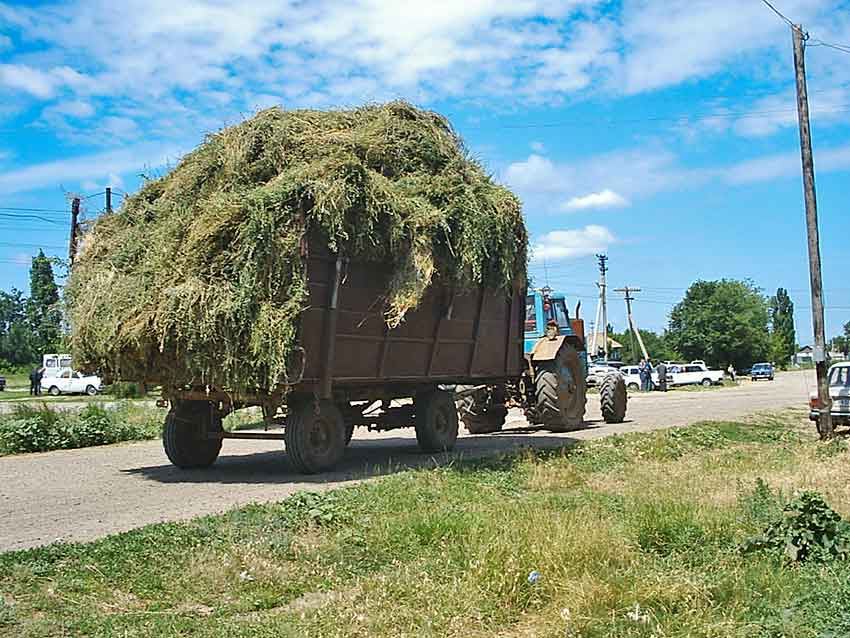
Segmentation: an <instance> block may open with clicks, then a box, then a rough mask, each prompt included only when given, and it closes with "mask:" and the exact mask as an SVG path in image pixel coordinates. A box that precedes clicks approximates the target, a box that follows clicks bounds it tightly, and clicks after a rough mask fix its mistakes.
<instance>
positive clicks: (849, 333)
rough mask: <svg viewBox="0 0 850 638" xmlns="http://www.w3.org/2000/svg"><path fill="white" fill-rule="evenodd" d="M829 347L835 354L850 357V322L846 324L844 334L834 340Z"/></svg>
mask: <svg viewBox="0 0 850 638" xmlns="http://www.w3.org/2000/svg"><path fill="white" fill-rule="evenodd" d="M829 347H830V349H831V350H833V351H834V352H843V353H844V356H845V357H846V356H848V355H850V321H848V322H847V323H845V324H844V326H843V333H842V334H840V335H838V336H837V337H833V338H832V341H830V344H829Z"/></svg>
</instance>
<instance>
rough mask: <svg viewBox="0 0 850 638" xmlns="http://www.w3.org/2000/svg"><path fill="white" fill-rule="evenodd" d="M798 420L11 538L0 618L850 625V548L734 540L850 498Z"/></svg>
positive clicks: (752, 630)
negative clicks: (98, 534) (767, 551)
mask: <svg viewBox="0 0 850 638" xmlns="http://www.w3.org/2000/svg"><path fill="white" fill-rule="evenodd" d="M804 419H805V414H803V413H802V412H800V411H797V412H788V413H783V414H781V415H773V416H762V417H759V418H757V419H753V420H752V421H748V422H746V423H729V422H722V423H705V424H700V425H696V426H692V427H689V428H686V429H676V430H669V431H664V432H656V433H651V434H640V435H628V436H625V437H619V436H618V437H610V438H608V439H603V440H600V441H597V442H592V443H588V444H585V445H581V446H580V447H575V448H572V449H569V450H562V451H558V452H554V453H553V452H547V453H533V452H527V453H524V454H521V455H519V456H512V457H507V458H503V459H497V460H491V461H486V462H479V463H475V464H464V463H458V464H456V465H454V466H451V467H443V468H439V469H433V470H419V471H409V472H404V473H401V474H397V475H394V476H390V477H387V478H384V479H381V480H378V481H375V482H370V483H365V484H361V485H358V486H356V487H353V488H348V489H344V490H340V491H335V492H329V493H326V494H324V495H305V494H300V495H296V496H294V497H292V498H289V499H287V500H286V501H283V502H281V503H279V504H275V505H264V506H250V507H245V508H241V509H238V510H234V511H232V512H230V513H227V514H225V515H221V516H213V517H206V518H201V519H197V520H193V521H190V522H186V523H172V524H162V525H153V526H149V527H146V528H143V529H140V530H136V531H133V532H128V533H125V534H121V535H117V536H114V537H110V538H107V539H105V540H102V541H98V542H95V543H91V544H83V545H56V546H50V547H47V548H43V549H37V550H29V551H25V552H18V553H10V554H5V555H0V593H2V596H0V601H2V602H0V634H2V633H3V632H5V635H10V636H21V637H34V636H103V637H106V636H115V637H118V636H122V637H123V636H190V635H191V636H196V637H205V636H210V637H212V636H234V637H238V636H246V637H247V636H299V637H300V636H360V637H367V636H375V637H377V636H381V637H384V636H386V637H390V636H392V637H401V636H410V637H413V636H433V637H437V636H457V637H461V636H463V637H484V636H500V637H505V638H506V637H531V636H535V637H538V636H552V637H555V636H559V637H564V636H576V637H577V636H583V637H588V638H590V637H593V638H595V637H599V638H602V637H622V638H626V637H630V638H631V637H646V638H650V637H662V636H663V637H681V638H684V637H692V638H697V637H704V638H709V637H711V638H721V637H729V638H731V637H736V638H745V637H746V638H780V637H787V638H826V637H827V636H831V637H838V636H847V635H850V569H848V568H847V565H846V564H843V563H823V564H808V563H806V564H802V565H787V564H784V563H783V562H782V561H781V560H780V559H778V558H774V557H772V556H768V555H762V554H757V553H756V554H746V555H743V554H741V552H739V550H738V547H739V544H740V543H741V542H742V541H744V540H745V539H747V538H748V537H750V536H752V535H753V534H755V533H757V532H758V531H760V530H761V529H763V527H764V525H765V522H766V521H767V520H768V519H769V518H770V517H771V516H775V515H776V513H777V511H776V505H775V503H773V501H772V500H771V498H780V497H785V496H790V495H791V493H792V492H793V491H794V490H797V489H802V488H805V489H811V490H817V491H819V492H820V493H822V494H823V495H824V496H825V498H826V500H827V501H828V502H829V503H830V504H831V505H832V506H833V507H834V508H835V509H836V510H838V511H839V512H841V513H842V514H844V515H847V514H848V513H850V492H848V490H847V488H846V485H847V482H848V478H850V467H849V466H848V460H850V453H848V449H847V444H846V442H845V441H844V440H838V441H835V442H832V443H829V444H822V443H818V442H816V441H814V440H813V439H812V438H811V436H810V434H809V431H810V428H808V427H801V426H804ZM759 478H761V479H763V480H764V481H765V482H766V483H767V485H768V486H770V490H772V496H771V498H765V496H764V490H763V489H762V491H761V493H760V492H759V490H757V489H756V488H755V486H756V481H757V479H759ZM234 489H238V487H234ZM532 573H536V574H537V575H536V576H531V577H530V575H532Z"/></svg>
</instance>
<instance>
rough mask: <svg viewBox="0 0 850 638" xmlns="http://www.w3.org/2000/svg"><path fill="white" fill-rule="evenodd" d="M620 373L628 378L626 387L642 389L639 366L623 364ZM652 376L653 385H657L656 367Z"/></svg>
mask: <svg viewBox="0 0 850 638" xmlns="http://www.w3.org/2000/svg"><path fill="white" fill-rule="evenodd" d="M620 373H621V374H622V375H623V378H624V379H625V380H626V388H628V389H629V390H632V391H634V390H640V368H639V367H638V366H623V367H622V368H620ZM650 377H651V379H652V385H653V386H657V385H658V373H657V372H656V371H655V369H653V370H652V374H651V375H650Z"/></svg>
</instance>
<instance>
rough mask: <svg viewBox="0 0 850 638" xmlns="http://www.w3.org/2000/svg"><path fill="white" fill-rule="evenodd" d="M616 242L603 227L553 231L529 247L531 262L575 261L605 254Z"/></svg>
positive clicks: (595, 226) (611, 234) (612, 235)
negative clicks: (600, 253)
mask: <svg viewBox="0 0 850 638" xmlns="http://www.w3.org/2000/svg"><path fill="white" fill-rule="evenodd" d="M616 241H617V239H616V237H614V234H613V233H612V232H611V231H610V230H609V229H608V228H606V227H605V226H597V225H590V226H585V227H584V228H580V229H574V230H553V231H551V232H548V233H546V234H545V235H542V236H541V237H540V238H539V239H538V240H536V241H535V242H534V243H533V244H532V246H531V259H532V260H533V261H542V260H544V259H546V260H551V261H554V260H558V259H576V258H578V257H587V256H588V255H593V254H596V253H599V252H606V251H607V250H608V247H609V246H610V245H611V244H613V243H615V242H616Z"/></svg>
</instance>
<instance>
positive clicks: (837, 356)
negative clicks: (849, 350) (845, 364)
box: [828, 350, 847, 361]
mask: <svg viewBox="0 0 850 638" xmlns="http://www.w3.org/2000/svg"><path fill="white" fill-rule="evenodd" d="M828 356H829V360H830V361H846V360H847V355H846V354H844V353H843V352H841V351H840V350H831V351H830V352H829V355H828Z"/></svg>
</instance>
